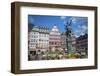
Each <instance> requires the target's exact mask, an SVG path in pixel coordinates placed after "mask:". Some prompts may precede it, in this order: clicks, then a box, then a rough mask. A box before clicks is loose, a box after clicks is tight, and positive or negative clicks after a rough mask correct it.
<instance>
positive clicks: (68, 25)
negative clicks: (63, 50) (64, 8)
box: [65, 20, 73, 54]
mask: <svg viewBox="0 0 100 76" xmlns="http://www.w3.org/2000/svg"><path fill="white" fill-rule="evenodd" d="M71 25H72V20H70V21H68V22H67V23H66V24H65V29H66V44H67V45H66V46H67V53H68V54H70V53H73V46H72V27H71Z"/></svg>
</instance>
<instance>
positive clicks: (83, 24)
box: [28, 15, 88, 37]
mask: <svg viewBox="0 0 100 76" xmlns="http://www.w3.org/2000/svg"><path fill="white" fill-rule="evenodd" d="M70 20H72V31H73V32H74V33H75V36H76V37H79V36H80V35H84V34H85V32H87V31H88V18H87V17H77V16H50V15H49V16H47V15H28V22H29V23H31V24H35V25H37V26H47V27H48V28H49V31H50V30H51V29H52V27H53V26H54V25H57V27H58V28H59V30H60V32H61V33H62V32H65V23H66V22H67V21H70Z"/></svg>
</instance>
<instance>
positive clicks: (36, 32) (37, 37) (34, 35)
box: [28, 26, 49, 51]
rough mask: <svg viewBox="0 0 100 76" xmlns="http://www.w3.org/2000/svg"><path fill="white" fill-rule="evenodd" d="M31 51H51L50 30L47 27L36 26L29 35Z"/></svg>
mask: <svg viewBox="0 0 100 76" xmlns="http://www.w3.org/2000/svg"><path fill="white" fill-rule="evenodd" d="M28 47H29V50H30V51H37V50H40V51H46V50H48V49H49V30H48V28H47V27H41V26H34V27H33V29H32V30H31V31H30V32H29V34H28Z"/></svg>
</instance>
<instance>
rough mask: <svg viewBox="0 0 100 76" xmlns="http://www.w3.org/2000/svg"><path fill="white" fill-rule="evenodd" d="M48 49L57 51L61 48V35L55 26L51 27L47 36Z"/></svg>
mask: <svg viewBox="0 0 100 76" xmlns="http://www.w3.org/2000/svg"><path fill="white" fill-rule="evenodd" d="M49 48H50V50H56V49H57V50H59V49H60V48H61V34H60V31H59V29H58V27H57V26H56V25H54V26H53V28H52V30H51V31H50V34H49Z"/></svg>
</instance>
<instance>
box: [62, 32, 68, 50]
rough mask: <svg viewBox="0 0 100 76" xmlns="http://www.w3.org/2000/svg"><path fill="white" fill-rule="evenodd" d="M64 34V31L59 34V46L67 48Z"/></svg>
mask: <svg viewBox="0 0 100 76" xmlns="http://www.w3.org/2000/svg"><path fill="white" fill-rule="evenodd" d="M66 45H67V44H66V34H65V33H62V34H61V48H62V49H67V47H66Z"/></svg>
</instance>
